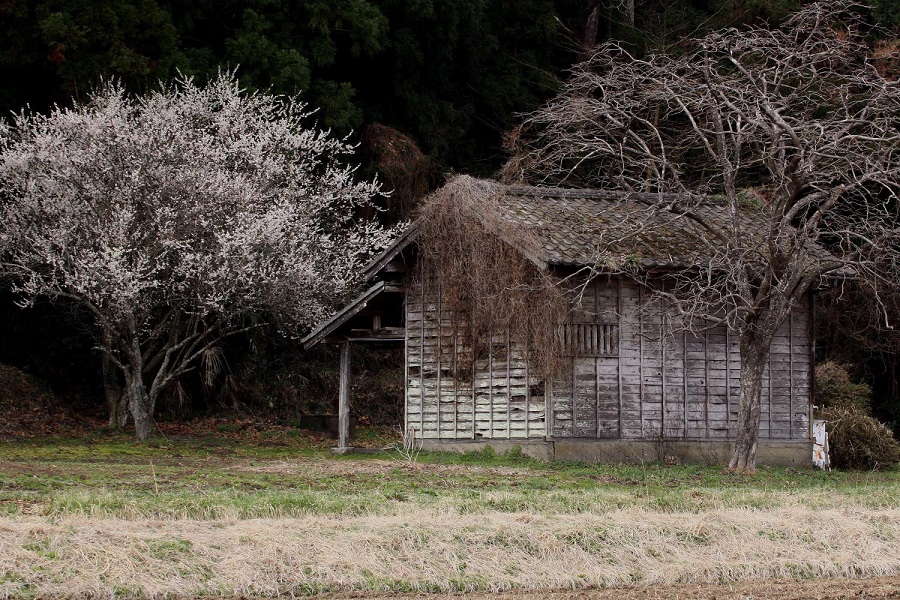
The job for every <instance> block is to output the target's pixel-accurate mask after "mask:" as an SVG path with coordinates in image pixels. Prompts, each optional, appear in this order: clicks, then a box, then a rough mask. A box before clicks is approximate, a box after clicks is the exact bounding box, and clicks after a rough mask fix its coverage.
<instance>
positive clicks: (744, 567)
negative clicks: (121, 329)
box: [0, 432, 900, 598]
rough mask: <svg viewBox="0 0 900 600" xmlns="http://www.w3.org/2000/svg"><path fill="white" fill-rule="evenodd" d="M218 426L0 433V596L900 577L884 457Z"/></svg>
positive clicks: (893, 501)
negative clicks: (610, 449) (495, 448)
mask: <svg viewBox="0 0 900 600" xmlns="http://www.w3.org/2000/svg"><path fill="white" fill-rule="evenodd" d="M225 433H227V432H221V434H217V433H215V432H213V433H209V434H207V435H198V436H193V437H189V438H178V437H172V436H169V437H167V438H156V439H155V440H154V441H152V442H151V443H149V444H145V445H137V444H134V443H133V442H132V441H131V439H130V438H128V437H127V436H124V435H104V434H96V435H91V436H86V437H81V438H76V439H38V440H30V441H20V442H15V443H3V444H0V598H2V597H23V598H25V597H47V596H70V597H153V596H156V597H165V596H166V595H168V596H170V597H179V596H181V595H200V596H203V595H222V594H226V595H234V594H248V595H258V596H275V595H286V594H287V595H306V594H314V593H318V592H322V591H341V590H386V591H418V590H425V591H453V590H470V589H478V590H503V589H549V588H559V587H566V588H579V587H589V586H618V585H626V584H627V585H634V584H638V585H645V584H647V585H649V584H671V583H679V582H719V581H735V580H743V579H748V578H759V577H788V578H801V579H802V578H810V577H822V576H829V577H848V576H849V577H858V576H870V575H881V574H886V575H893V574H897V573H900V473H898V472H897V471H891V472H876V473H842V472H832V473H824V472H817V471H812V470H797V469H775V468H762V469H760V470H759V472H758V473H756V474H754V475H737V474H731V473H727V472H725V471H723V469H722V468H721V467H702V466H666V465H658V464H647V465H639V466H603V465H583V464H560V463H557V464H546V463H542V462H538V461H534V460H531V459H528V458H526V457H523V456H521V455H520V454H518V453H515V452H513V453H511V454H508V455H502V456H501V455H496V454H493V453H490V452H480V453H474V454H464V455H457V454H439V453H426V452H422V453H419V454H418V455H416V456H414V457H409V456H407V455H404V453H402V452H400V451H396V450H393V451H385V452H383V453H380V454H372V455H347V456H335V455H333V454H332V453H331V452H330V450H329V446H330V442H328V441H319V440H312V439H310V438H308V437H304V436H299V435H291V434H289V433H288V434H283V435H278V436H273V437H272V438H271V439H267V438H266V436H265V435H261V436H255V437H254V438H253V439H242V438H241V437H240V436H236V435H225ZM362 433H363V435H367V434H366V432H362ZM368 435H369V436H370V438H371V439H370V441H371V442H372V443H373V444H374V445H380V444H382V443H385V442H386V441H387V440H383V439H381V438H379V437H378V436H377V434H368ZM411 458H412V459H411Z"/></svg>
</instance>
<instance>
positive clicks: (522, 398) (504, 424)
mask: <svg viewBox="0 0 900 600" xmlns="http://www.w3.org/2000/svg"><path fill="white" fill-rule="evenodd" d="M645 296H646V294H644V293H642V291H641V289H640V288H639V287H638V286H637V285H636V284H634V283H631V282H629V281H627V280H595V281H594V282H592V283H591V284H590V285H588V286H586V287H585V289H584V291H583V294H582V295H581V298H580V303H579V305H578V307H577V309H576V310H575V312H574V314H573V318H572V323H571V324H569V325H567V326H566V328H565V330H564V331H565V335H566V336H567V339H569V338H571V340H570V341H571V343H572V345H573V346H574V347H577V348H578V349H579V351H578V353H577V354H578V355H576V356H574V357H573V358H572V359H571V363H570V365H571V368H568V369H566V370H564V372H563V373H562V374H561V375H560V376H558V377H556V378H555V379H554V380H553V381H550V382H544V381H542V380H540V379H539V378H538V377H537V376H536V375H535V374H534V373H529V370H528V365H527V364H526V362H525V360H524V356H523V352H522V348H521V347H520V344H519V342H518V341H517V340H514V339H510V336H508V335H505V336H497V337H495V339H493V340H492V343H491V344H490V346H489V347H488V348H486V349H485V352H484V353H483V354H484V355H483V356H482V357H480V358H478V359H477V360H475V361H474V364H473V361H472V360H471V348H469V347H468V344H467V343H466V340H465V336H464V335H463V333H462V332H461V331H459V330H458V328H457V326H455V325H454V319H453V318H452V315H451V314H449V312H448V311H447V310H445V309H444V308H443V307H442V306H441V302H440V298H439V297H438V296H437V295H436V294H428V295H426V294H425V292H424V291H423V289H422V288H421V287H418V288H413V289H411V290H410V292H409V293H408V294H407V299H406V302H407V306H406V332H407V343H406V363H407V390H406V419H407V427H408V428H412V429H415V430H416V435H417V436H419V437H423V438H431V439H448V440H450V439H456V440H459V439H525V438H543V437H545V436H549V437H552V438H572V437H575V438H613V439H649V440H657V439H661V438H662V439H728V438H730V437H731V436H732V435H733V424H734V423H735V421H736V419H737V411H738V397H739V389H740V357H739V346H738V339H737V336H736V335H735V333H734V332H729V331H726V329H725V328H724V327H719V328H716V329H712V330H709V331H706V332H703V333H700V334H698V335H694V334H691V333H682V332H679V333H675V334H667V332H668V331H669V330H670V329H671V327H670V326H669V323H667V319H668V318H670V317H669V315H668V314H667V312H666V311H665V310H662V309H659V307H655V308H654V307H648V306H647V305H646V298H645ZM810 326H811V314H810V311H809V308H808V307H805V306H804V307H798V308H797V309H796V310H795V311H794V313H793V315H792V317H791V319H790V320H789V321H788V322H786V323H785V324H784V325H783V326H782V328H781V330H780V331H779V333H778V336H777V338H776V340H775V342H774V343H773V345H772V354H771V358H770V360H769V365H768V368H767V370H766V373H765V378H764V381H763V397H762V424H761V430H760V438H761V439H782V440H791V439H796V440H802V439H808V438H809V435H810V433H809V411H810V402H809V398H810V383H811V377H810V372H811V347H810V340H811V335H810Z"/></svg>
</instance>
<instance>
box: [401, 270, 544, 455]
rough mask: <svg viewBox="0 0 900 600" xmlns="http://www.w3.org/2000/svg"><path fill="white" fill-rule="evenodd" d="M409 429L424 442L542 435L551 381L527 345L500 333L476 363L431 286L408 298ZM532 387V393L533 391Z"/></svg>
mask: <svg viewBox="0 0 900 600" xmlns="http://www.w3.org/2000/svg"><path fill="white" fill-rule="evenodd" d="M406 335H407V339H406V369H407V385H406V428H407V431H409V430H410V429H412V430H415V435H416V436H417V437H420V438H424V439H445V440H466V439H469V440H480V439H501V440H507V439H528V438H538V439H541V438H543V437H544V436H545V435H546V427H545V413H546V410H545V395H544V392H543V389H545V388H546V386H545V385H544V384H543V382H541V381H540V380H537V379H536V378H535V377H534V376H532V374H531V373H529V370H528V365H527V364H526V361H525V357H524V351H523V348H522V347H521V344H520V343H519V342H518V341H517V340H514V339H512V336H511V335H510V334H509V333H508V332H504V333H501V334H497V335H495V336H494V337H493V339H492V340H491V341H490V344H488V345H487V347H485V348H484V349H483V351H482V352H480V353H479V355H478V356H477V357H476V358H475V360H474V361H473V360H472V348H471V347H470V346H469V345H468V344H467V341H466V339H465V338H466V336H465V335H464V331H463V329H462V326H461V325H460V324H458V323H456V320H455V319H454V318H453V314H452V313H451V312H450V311H449V310H447V308H446V307H445V306H442V304H441V302H440V297H439V295H438V294H436V293H434V291H433V290H423V288H422V287H421V286H415V287H413V286H411V287H410V289H409V291H408V293H407V296H406ZM533 392H534V393H533Z"/></svg>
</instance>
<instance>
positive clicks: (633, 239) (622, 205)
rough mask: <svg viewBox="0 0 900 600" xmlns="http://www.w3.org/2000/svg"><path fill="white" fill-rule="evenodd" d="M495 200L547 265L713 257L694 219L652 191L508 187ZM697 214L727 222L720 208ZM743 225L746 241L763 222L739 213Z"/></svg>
mask: <svg viewBox="0 0 900 600" xmlns="http://www.w3.org/2000/svg"><path fill="white" fill-rule="evenodd" d="M498 201H499V208H500V211H501V215H502V217H503V218H504V219H505V220H507V221H508V222H509V223H510V225H512V226H513V228H517V229H518V228H520V227H521V229H522V231H523V233H525V232H529V233H530V235H528V236H527V238H529V239H530V241H529V242H526V244H527V246H529V247H528V248H527V249H528V250H529V251H530V253H531V254H532V255H533V256H536V257H538V258H539V259H540V260H541V261H542V262H545V263H547V264H550V265H575V266H578V265H586V264H597V263H601V264H602V263H603V262H609V263H611V264H617V265H621V264H622V263H623V262H629V263H631V264H635V265H639V266H641V267H644V268H653V267H685V266H690V265H696V264H698V263H699V262H705V260H707V259H708V257H709V256H710V254H712V252H711V251H710V249H709V247H708V245H707V244H708V243H709V242H708V239H709V236H708V235H707V236H703V235H701V234H700V230H699V228H700V225H698V224H697V222H696V220H694V219H691V218H688V217H686V216H683V215H677V214H674V213H672V212H669V211H667V210H665V208H658V207H662V206H664V205H665V204H666V199H665V198H660V196H659V195H658V194H626V193H624V192H611V191H604V190H567V189H560V188H543V187H524V186H511V187H507V188H505V190H504V192H503V194H502V195H501V196H500V197H499V199H498ZM695 212H696V213H698V214H700V215H702V217H703V218H704V219H705V220H708V221H710V222H713V223H715V224H716V225H717V226H720V227H723V228H724V227H725V226H726V225H727V219H728V212H727V209H726V207H724V206H717V205H714V204H707V205H701V206H699V207H697V208H696V209H695ZM742 225H744V228H745V230H746V231H747V233H748V239H752V238H753V237H758V236H755V235H753V233H754V232H758V231H759V227H760V225H761V221H757V222H756V223H754V222H753V220H751V219H750V218H748V217H746V216H745V217H743V219H742ZM523 226H524V227H523ZM510 241H511V242H512V243H516V240H510ZM520 243H521V242H520ZM535 244H537V245H538V246H539V247H537V248H535V247H532V246H534V245H535Z"/></svg>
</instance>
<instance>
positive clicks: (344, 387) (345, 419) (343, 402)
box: [338, 342, 350, 451]
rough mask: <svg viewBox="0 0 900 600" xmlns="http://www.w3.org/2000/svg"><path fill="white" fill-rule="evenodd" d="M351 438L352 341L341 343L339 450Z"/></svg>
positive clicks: (343, 448) (345, 447)
mask: <svg viewBox="0 0 900 600" xmlns="http://www.w3.org/2000/svg"><path fill="white" fill-rule="evenodd" d="M349 438H350V342H342V343H341V370H340V387H339V389H338V450H341V451H344V450H346V449H347V442H348V441H349Z"/></svg>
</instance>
